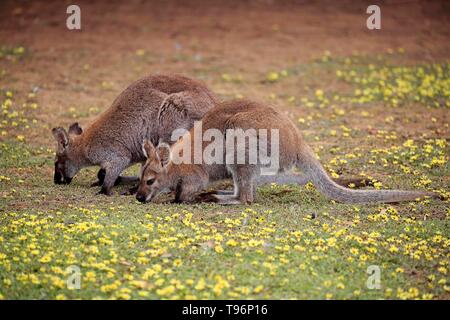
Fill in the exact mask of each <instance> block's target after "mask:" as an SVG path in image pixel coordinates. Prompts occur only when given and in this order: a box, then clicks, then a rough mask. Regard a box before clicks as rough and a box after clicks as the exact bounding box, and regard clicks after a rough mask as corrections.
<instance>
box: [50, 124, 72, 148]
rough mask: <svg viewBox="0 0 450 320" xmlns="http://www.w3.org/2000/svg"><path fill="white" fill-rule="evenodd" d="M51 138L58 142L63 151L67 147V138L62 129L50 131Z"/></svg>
mask: <svg viewBox="0 0 450 320" xmlns="http://www.w3.org/2000/svg"><path fill="white" fill-rule="evenodd" d="M52 133H53V136H54V137H55V139H56V142H58V145H59V146H60V147H62V149H65V148H66V147H67V146H68V145H69V136H68V135H67V132H66V130H65V129H64V128H61V127H57V128H53V129H52Z"/></svg>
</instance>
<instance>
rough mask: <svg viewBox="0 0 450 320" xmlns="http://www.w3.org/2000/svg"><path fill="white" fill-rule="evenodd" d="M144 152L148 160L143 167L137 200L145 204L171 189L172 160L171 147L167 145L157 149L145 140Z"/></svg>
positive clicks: (159, 146)
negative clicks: (169, 172)
mask: <svg viewBox="0 0 450 320" xmlns="http://www.w3.org/2000/svg"><path fill="white" fill-rule="evenodd" d="M142 151H143V152H144V155H145V156H146V157H147V160H146V162H145V164H144V166H143V167H142V172H141V180H140V182H139V187H138V190H137V193H136V199H137V200H138V201H139V202H143V203H145V202H148V201H151V200H152V199H153V198H154V197H156V196H157V195H158V194H160V193H161V192H162V191H165V190H166V189H168V188H170V187H171V181H170V179H169V174H168V171H169V169H170V168H169V167H170V164H171V160H170V147H169V145H168V144H165V143H161V144H159V145H158V146H157V147H155V146H154V145H153V143H151V142H150V141H149V140H147V139H145V140H144V142H143V144H142Z"/></svg>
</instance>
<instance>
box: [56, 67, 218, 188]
mask: <svg viewBox="0 0 450 320" xmlns="http://www.w3.org/2000/svg"><path fill="white" fill-rule="evenodd" d="M216 102H217V99H216V97H215V95H214V94H213V93H212V92H211V91H210V90H208V88H206V87H205V85H203V84H202V83H200V82H198V81H195V80H193V79H189V78H187V77H183V76H180V75H152V76H148V77H145V78H143V79H140V80H138V81H136V82H134V83H133V84H131V85H130V86H129V87H128V88H126V89H125V90H124V91H123V92H122V93H121V94H120V95H119V96H118V97H117V98H116V99H115V100H114V102H113V103H112V105H111V107H110V108H109V109H108V110H106V111H105V112H104V113H103V114H101V115H100V116H99V117H98V118H97V119H96V120H95V121H94V122H93V123H92V124H91V125H90V126H89V127H88V128H87V129H86V130H84V131H83V130H82V129H81V127H80V126H79V125H78V123H74V124H72V125H71V126H70V127H69V131H68V132H66V130H64V129H63V128H61V127H58V128H53V129H52V133H53V135H54V137H55V139H56V141H57V143H58V147H57V151H56V160H55V175H54V182H55V183H57V184H61V183H65V184H68V183H70V182H71V180H72V178H73V177H74V176H75V174H76V173H77V172H78V171H79V170H80V169H81V168H83V167H87V166H92V165H99V166H101V168H102V169H101V170H100V171H99V173H98V178H99V180H100V183H101V184H102V188H101V191H100V193H103V194H107V195H109V194H111V188H112V187H113V186H114V184H115V183H117V182H119V181H120V178H119V175H120V173H121V172H122V171H123V170H124V169H126V168H127V167H129V166H131V165H133V164H135V163H138V162H141V163H144V162H145V160H146V157H145V156H144V154H143V151H142V140H143V139H149V140H150V141H152V142H153V143H157V142H159V141H167V142H170V139H169V138H170V135H171V133H172V132H173V131H174V130H175V129H177V128H183V129H190V128H191V127H192V125H193V123H194V121H195V120H199V119H201V118H202V117H203V115H204V114H205V113H206V111H208V110H209V109H210V108H212V107H213V106H214V105H215V103H216Z"/></svg>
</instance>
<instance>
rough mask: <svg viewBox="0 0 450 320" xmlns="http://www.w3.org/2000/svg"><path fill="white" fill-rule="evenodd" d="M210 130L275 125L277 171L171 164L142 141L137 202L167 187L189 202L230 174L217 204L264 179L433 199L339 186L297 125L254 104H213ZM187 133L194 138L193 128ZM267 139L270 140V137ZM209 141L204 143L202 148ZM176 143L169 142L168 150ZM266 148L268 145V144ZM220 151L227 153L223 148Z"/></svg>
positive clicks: (390, 197)
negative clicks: (228, 188)
mask: <svg viewBox="0 0 450 320" xmlns="http://www.w3.org/2000/svg"><path fill="white" fill-rule="evenodd" d="M210 128H216V129H218V130H220V131H221V132H222V133H225V132H226V130H227V129H230V128H241V129H243V130H247V129H250V128H253V129H267V130H268V131H269V132H270V129H278V130H279V142H280V143H279V167H280V170H279V174H278V175H277V176H275V177H271V176H260V167H261V164H256V165H249V164H242V165H225V164H223V165H222V164H220V165H219V164H212V165H207V164H204V163H203V164H184V163H183V164H174V163H173V162H171V161H170V160H168V159H167V152H165V153H163V152H162V151H163V150H164V149H162V148H155V147H154V146H153V144H152V143H151V142H150V141H145V143H144V149H145V150H146V153H147V155H148V159H147V162H146V164H145V165H144V169H143V171H142V176H141V181H140V184H139V189H138V193H137V195H136V198H137V199H138V200H139V201H142V202H146V201H150V200H151V199H153V198H154V197H155V196H156V195H158V193H160V192H161V191H163V190H166V189H169V190H172V191H175V193H176V198H175V200H176V201H182V202H192V201H194V199H195V196H196V194H197V193H198V192H200V191H202V190H204V189H205V188H206V187H207V186H208V185H209V183H211V182H213V181H217V180H220V179H224V178H226V177H228V176H229V172H231V175H232V177H233V181H234V186H235V187H234V194H233V195H217V196H216V198H217V199H218V202H219V203H223V204H239V203H252V202H253V201H254V198H255V190H256V186H257V185H258V184H260V183H261V181H262V182H267V181H268V180H273V181H281V182H283V181H284V182H288V183H292V182H298V183H301V184H303V183H305V182H306V181H311V182H312V183H313V184H314V185H315V186H316V188H317V189H318V190H319V191H320V192H322V193H323V194H325V195H326V196H328V197H330V198H332V199H334V200H337V201H339V202H346V203H369V202H399V201H410V200H414V199H416V198H419V197H423V196H432V197H437V195H436V194H434V193H431V192H422V191H402V190H351V189H348V188H345V187H343V186H340V185H338V184H337V183H336V182H334V181H333V180H332V179H331V178H330V177H329V176H328V175H327V173H326V172H325V170H324V169H323V167H322V165H321V164H320V163H319V161H318V160H317V159H316V157H315V155H314V153H313V151H312V150H311V149H310V147H309V146H308V145H307V144H306V143H305V141H304V139H303V137H302V136H301V134H300V132H299V130H298V128H297V127H296V126H295V125H294V124H293V123H292V122H291V121H290V120H289V119H288V118H287V117H285V116H284V115H282V114H281V113H279V112H277V111H275V110H274V109H272V108H271V107H267V106H264V105H261V104H259V103H256V102H252V101H245V100H238V101H232V102H226V103H222V104H220V105H218V106H217V107H215V108H214V109H211V110H210V111H209V112H207V113H206V114H205V116H204V118H203V120H202V130H203V132H204V131H205V130H207V129H210ZM190 133H191V136H193V134H194V133H193V129H191V132H190ZM269 136H270V135H269ZM193 140H194V139H191V141H192V142H191V150H192V152H191V154H192V155H193V154H194V151H193V150H194V149H193V148H194V143H193ZM268 142H270V137H269V138H268ZM181 143H184V141H183V139H181V140H179V141H178V142H177V144H181ZM209 143H210V142H207V141H203V150H204V148H205V147H206V146H207V145H208V144H209ZM175 146H176V145H174V146H172V150H173V148H174V147H175ZM247 147H248V146H247ZM270 149H271V147H269V150H270ZM224 153H226V149H225V148H224ZM247 154H248V150H247ZM191 163H193V162H191ZM293 167H297V168H299V169H300V170H301V171H302V172H303V174H304V175H292V174H286V173H284V172H285V171H287V170H290V169H291V168H293ZM148 181H150V182H151V183H148Z"/></svg>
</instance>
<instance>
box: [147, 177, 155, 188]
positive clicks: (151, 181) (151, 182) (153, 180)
mask: <svg viewBox="0 0 450 320" xmlns="http://www.w3.org/2000/svg"><path fill="white" fill-rule="evenodd" d="M153 182H155V178H153V179H148V180H147V185H148V186H151V185H152V184H153Z"/></svg>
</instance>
